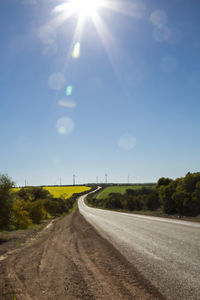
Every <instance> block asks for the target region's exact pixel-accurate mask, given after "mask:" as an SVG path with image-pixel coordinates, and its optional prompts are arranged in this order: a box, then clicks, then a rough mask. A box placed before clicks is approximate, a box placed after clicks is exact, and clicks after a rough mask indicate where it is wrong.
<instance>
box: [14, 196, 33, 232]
mask: <svg viewBox="0 0 200 300" xmlns="http://www.w3.org/2000/svg"><path fill="white" fill-rule="evenodd" d="M12 211H13V217H14V225H15V226H16V228H17V229H25V228H27V227H28V226H29V225H31V224H32V221H31V218H30V214H29V212H28V211H27V207H26V203H25V201H23V200H17V201H15V203H14V205H13V208H12Z"/></svg>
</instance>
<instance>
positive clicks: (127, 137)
mask: <svg viewBox="0 0 200 300" xmlns="http://www.w3.org/2000/svg"><path fill="white" fill-rule="evenodd" d="M117 144H118V147H119V148H120V149H122V150H126V151H130V150H131V149H133V148H134V147H135V145H136V138H135V137H134V136H132V135H131V134H124V135H122V136H120V137H119V139H118V142H117Z"/></svg>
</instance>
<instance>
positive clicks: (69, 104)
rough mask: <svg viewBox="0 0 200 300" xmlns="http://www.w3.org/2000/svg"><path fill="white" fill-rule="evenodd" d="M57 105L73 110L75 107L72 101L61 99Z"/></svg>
mask: <svg viewBox="0 0 200 300" xmlns="http://www.w3.org/2000/svg"><path fill="white" fill-rule="evenodd" d="M58 105H60V106H62V107H66V108H75V107H76V102H75V101H74V100H73V99H68V98H65V99H61V100H59V102H58Z"/></svg>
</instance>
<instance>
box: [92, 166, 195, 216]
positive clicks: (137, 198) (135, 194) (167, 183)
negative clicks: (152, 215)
mask: <svg viewBox="0 0 200 300" xmlns="http://www.w3.org/2000/svg"><path fill="white" fill-rule="evenodd" d="M87 201H88V203H89V204H90V205H93V206H96V207H99V208H107V209H122V210H129V211H141V210H150V211H155V210H157V209H159V210H161V211H162V212H163V213H166V214H178V215H180V216H197V215H199V214H200V172H197V173H193V174H192V173H188V174H187V175H186V176H185V177H184V178H177V179H175V180H172V179H170V178H164V177H162V178H160V179H159V180H158V182H157V183H156V185H155V187H154V188H146V187H142V188H139V189H135V190H134V189H127V190H126V192H125V194H120V193H110V194H109V195H108V197H106V198H105V199H98V198H97V197H96V194H95V195H88V197H87Z"/></svg>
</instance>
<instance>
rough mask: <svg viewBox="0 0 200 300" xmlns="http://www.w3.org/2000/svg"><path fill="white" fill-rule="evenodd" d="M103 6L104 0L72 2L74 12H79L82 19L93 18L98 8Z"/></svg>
mask: <svg viewBox="0 0 200 300" xmlns="http://www.w3.org/2000/svg"><path fill="white" fill-rule="evenodd" d="M102 4H103V0H71V1H70V6H71V9H72V10H73V11H74V12H78V13H79V14H80V17H93V16H94V15H95V14H96V12H97V10H98V8H99V7H101V6H102Z"/></svg>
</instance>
